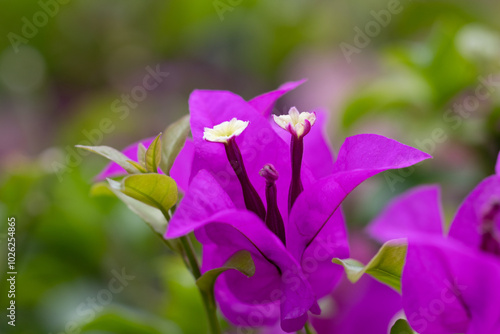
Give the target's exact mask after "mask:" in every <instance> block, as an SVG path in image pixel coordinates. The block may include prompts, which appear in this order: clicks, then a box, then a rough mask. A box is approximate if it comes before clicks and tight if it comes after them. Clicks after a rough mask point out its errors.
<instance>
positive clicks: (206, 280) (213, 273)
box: [196, 250, 255, 291]
mask: <svg viewBox="0 0 500 334" xmlns="http://www.w3.org/2000/svg"><path fill="white" fill-rule="evenodd" d="M228 270H238V271H239V272H240V273H242V274H243V275H245V276H247V277H252V276H253V275H254V274H255V263H254V262H253V260H252V256H251V254H250V252H249V251H246V250H241V251H239V252H236V253H235V254H234V255H233V256H231V257H230V258H229V259H228V260H227V261H226V263H225V264H224V265H223V266H222V267H220V268H215V269H211V270H208V271H207V272H205V273H204V274H203V275H202V276H201V277H200V278H198V280H197V281H196V285H198V287H199V288H200V289H201V290H204V291H211V289H213V287H214V284H215V281H216V280H217V277H219V275H220V274H222V273H224V272H225V271H228Z"/></svg>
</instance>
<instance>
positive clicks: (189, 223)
mask: <svg viewBox="0 0 500 334" xmlns="http://www.w3.org/2000/svg"><path fill="white" fill-rule="evenodd" d="M302 82H303V81H298V82H289V83H286V84H284V85H282V86H280V87H279V88H278V89H277V90H275V91H271V92H268V93H265V94H262V95H260V96H257V97H255V98H254V99H252V100H250V101H246V100H244V99H243V98H241V97H240V96H238V95H235V94H233V93H231V92H228V91H206V90H196V91H194V92H193V93H192V94H191V97H190V100H189V106H190V125H191V131H192V139H189V140H188V141H187V142H186V144H185V146H184V148H183V149H182V151H181V152H180V154H179V156H178V158H177V160H176V161H175V163H174V165H173V167H172V170H171V171H170V175H171V176H172V177H173V178H174V180H175V181H176V182H177V184H178V186H179V188H180V189H181V190H183V191H184V196H183V198H182V200H181V202H180V203H179V205H178V207H177V208H176V210H175V213H174V215H173V217H172V219H171V221H170V222H169V225H168V229H167V232H166V234H165V238H167V239H171V238H178V237H181V236H184V235H187V234H189V233H191V232H194V234H195V236H196V238H197V239H198V241H199V242H200V243H201V244H202V245H203V264H202V272H206V271H208V270H211V269H214V268H219V267H221V266H223V265H224V263H226V262H227V260H228V259H230V258H231V256H233V255H234V254H235V253H237V252H239V251H241V250H246V251H248V252H249V253H250V254H251V256H252V260H253V262H254V264H255V269H256V270H255V274H254V275H253V276H252V277H247V276H245V275H243V274H241V273H240V272H238V271H235V270H233V271H231V270H229V271H226V272H224V273H223V274H221V275H220V276H219V278H218V279H217V281H216V284H215V296H216V300H217V302H218V305H219V307H220V309H221V311H222V313H223V314H224V315H225V317H226V318H227V319H229V320H230V321H231V322H232V323H234V324H235V325H238V326H244V327H246V326H250V327H266V326H267V327H275V328H276V326H279V327H280V328H281V329H279V330H278V331H281V330H282V331H285V332H295V331H298V330H300V329H302V328H303V327H304V324H305V323H306V321H307V320H308V318H309V315H310V314H316V315H317V314H320V313H321V309H320V306H319V304H318V300H319V299H320V298H322V297H325V296H327V295H329V294H330V293H331V292H332V291H333V290H334V288H335V287H336V285H337V284H338V283H339V281H340V279H341V278H342V275H343V269H342V267H340V266H338V265H336V264H333V263H332V259H333V258H335V257H337V258H347V257H348V256H349V247H348V241H347V231H346V224H345V222H344V218H343V214H342V210H341V204H342V201H343V200H344V199H345V197H346V196H347V195H348V194H349V193H350V192H351V191H352V190H353V189H354V188H355V187H357V186H358V185H359V184H360V183H362V182H363V181H365V180H366V179H368V178H370V177H372V176H374V175H376V174H378V173H380V172H382V171H385V170H388V169H396V168H404V167H408V166H411V165H414V164H416V163H418V162H420V161H422V160H425V159H428V158H430V156H429V155H428V154H426V153H423V152H421V151H419V150H417V149H415V148H412V147H409V146H406V145H403V144H401V143H399V142H397V141H394V140H392V139H388V138H385V137H383V136H379V135H374V134H361V135H355V136H352V137H349V138H347V139H346V140H345V142H344V143H343V145H342V146H341V148H340V150H339V152H338V156H337V158H336V159H334V157H333V153H332V150H331V148H330V145H329V143H328V140H327V137H326V136H325V130H326V123H327V113H326V112H323V111H321V110H316V111H315V112H299V111H298V110H297V109H296V108H291V109H290V111H289V113H288V115H279V116H276V115H274V116H273V117H271V112H272V110H273V107H274V104H275V102H276V100H277V99H278V98H280V97H281V96H282V95H284V94H285V93H287V92H288V91H290V90H292V89H294V88H296V87H297V86H298V85H300V84H301V83H302ZM149 141H150V140H149ZM138 144H139V143H137V144H135V145H132V146H130V147H128V148H127V149H126V150H125V151H124V153H125V155H127V156H128V157H129V158H130V159H131V160H135V161H137V147H138ZM142 144H143V145H144V146H148V140H146V141H143V142H142ZM121 174H125V171H124V170H122V169H121V168H120V167H118V166H117V165H116V164H111V165H110V166H108V167H107V168H106V170H105V171H104V172H103V173H101V174H100V175H99V177H98V178H100V179H103V178H106V177H112V176H118V175H121ZM410 255H411V253H410ZM374 289H376V287H375V288H374Z"/></svg>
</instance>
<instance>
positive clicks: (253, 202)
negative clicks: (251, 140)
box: [203, 118, 266, 220]
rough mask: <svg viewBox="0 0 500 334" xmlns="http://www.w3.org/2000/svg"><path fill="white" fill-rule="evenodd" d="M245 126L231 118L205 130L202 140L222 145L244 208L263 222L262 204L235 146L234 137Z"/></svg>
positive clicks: (242, 122)
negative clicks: (241, 192) (235, 178)
mask: <svg viewBox="0 0 500 334" xmlns="http://www.w3.org/2000/svg"><path fill="white" fill-rule="evenodd" d="M247 126H248V122H244V121H240V120H237V119H236V118H233V119H232V120H230V121H229V122H223V123H221V124H218V125H216V126H214V127H213V128H205V131H204V132H203V139H205V140H206V141H210V142H214V143H223V144H224V148H225V150H226V155H227V159H228V161H229V164H230V165H231V167H232V168H233V170H234V173H235V174H236V176H237V177H238V180H239V181H240V185H241V189H242V191H243V199H244V201H245V206H246V208H247V209H248V210H250V211H252V212H254V213H256V214H257V215H258V216H259V217H260V218H261V219H262V220H264V219H265V217H266V209H265V207H264V203H262V200H261V199H260V196H259V194H258V193H257V190H255V188H254V187H253V185H252V183H251V182H250V179H249V178H248V174H247V171H246V169H245V165H244V163H243V157H242V155H241V152H240V149H239V147H238V145H237V144H236V137H237V136H239V135H240V134H241V133H242V132H243V131H244V130H245V129H246V127H247Z"/></svg>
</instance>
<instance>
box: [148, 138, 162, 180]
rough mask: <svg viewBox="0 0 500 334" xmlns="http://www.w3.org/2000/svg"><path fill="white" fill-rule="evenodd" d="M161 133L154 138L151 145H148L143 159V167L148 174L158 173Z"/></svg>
mask: <svg viewBox="0 0 500 334" xmlns="http://www.w3.org/2000/svg"><path fill="white" fill-rule="evenodd" d="M160 138H161V133H160V134H159V135H158V136H156V138H155V139H154V140H153V142H152V143H151V145H149V147H148V149H147V151H146V156H145V157H144V165H145V166H146V169H147V170H148V171H149V172H152V173H158V165H160V162H161V141H160Z"/></svg>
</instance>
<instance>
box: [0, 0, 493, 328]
mask: <svg viewBox="0 0 500 334" xmlns="http://www.w3.org/2000/svg"><path fill="white" fill-rule="evenodd" d="M221 1H222V2H223V3H226V4H229V3H230V1H227V0H221ZM237 2H238V1H233V2H232V3H237ZM49 3H50V4H54V3H57V2H55V1H50V0H42V1H35V0H30V1H28V0H17V1H10V0H0V8H1V10H0V35H1V36H3V38H2V39H0V110H1V111H0V139H1V141H0V213H1V220H0V228H1V229H0V238H1V239H0V240H1V250H0V266H1V267H2V268H6V266H7V264H6V259H7V256H6V242H5V240H6V239H5V238H6V234H5V233H6V231H7V217H10V216H14V217H15V218H16V223H17V225H16V228H17V230H16V238H17V239H16V248H17V250H16V252H17V260H16V265H17V266H16V269H17V272H18V276H17V282H16V283H17V285H16V289H17V291H16V305H17V322H16V325H17V326H16V328H15V329H13V328H10V327H8V326H7V325H6V320H5V318H4V319H3V320H2V321H1V322H0V332H2V333H23V334H30V333H54V334H55V333H71V332H73V333H77V332H78V331H79V330H81V332H85V333H94V334H95V333H128V332H130V333H173V334H175V333H177V332H179V333H186V334H191V333H193V334H194V333H196V334H197V333H205V332H206V331H207V327H206V325H205V324H206V319H205V314H204V313H203V309H202V305H201V301H200V297H199V295H198V292H197V290H196V286H195V282H194V280H193V279H192V278H191V276H190V275H189V272H188V271H187V270H186V269H185V268H184V266H183V263H182V261H181V260H180V259H179V258H177V257H176V256H174V255H173V254H172V252H171V251H169V250H168V249H167V248H166V247H165V245H164V244H163V242H162V241H161V240H159V238H158V237H157V236H156V235H154V233H152V231H151V230H150V229H149V228H148V227H147V225H146V224H145V223H144V222H142V221H141V220H140V219H139V218H138V217H136V216H135V215H134V214H132V213H131V212H129V211H128V210H127V208H126V206H125V205H124V204H123V203H121V202H120V201H119V200H117V199H114V198H112V197H109V196H97V197H95V196H94V197H92V196H90V194H89V193H90V189H91V185H92V182H93V177H94V176H95V175H96V174H97V173H98V172H99V171H100V170H101V169H102V168H103V167H104V165H105V160H104V159H101V158H100V157H97V156H94V155H90V154H84V153H83V151H81V150H77V149H76V148H74V145H77V144H80V145H108V146H112V147H116V148H117V149H121V148H123V147H125V146H127V145H128V144H130V143H131V142H133V141H136V140H138V139H141V138H146V137H154V136H155V135H157V134H158V133H159V132H161V131H163V130H164V129H165V128H166V126H167V125H168V124H169V123H172V122H173V121H175V120H177V119H179V118H180V117H182V116H184V115H186V114H187V113H188V97H189V93H190V92H191V91H192V90H194V89H196V88H203V89H228V90H231V91H234V92H236V93H238V94H241V95H242V96H243V97H245V98H247V99H249V98H251V97H253V96H255V95H257V94H259V93H261V92H264V91H267V90H270V89H273V88H275V87H277V86H278V85H279V84H280V83H282V82H284V81H288V80H297V79H300V78H302V77H308V78H309V81H308V82H307V83H306V84H304V85H303V86H302V87H301V88H299V89H297V90H296V91H295V92H293V93H290V94H289V95H288V96H287V97H286V98H285V99H283V100H282V101H280V102H279V103H278V105H277V112H284V111H286V109H287V108H289V107H291V106H293V105H296V106H297V107H298V108H299V109H301V110H302V109H307V110H309V109H313V108H316V107H322V108H326V109H328V110H329V111H330V112H331V115H330V123H329V132H328V133H329V135H330V137H331V139H332V143H333V146H334V147H335V148H336V149H338V147H339V146H340V144H341V142H342V140H343V138H345V137H346V136H349V135H352V134H356V133H360V132H373V133H380V134H383V135H387V136H389V137H392V138H395V139H398V140H400V141H402V142H403V143H405V144H408V145H412V146H415V147H419V148H421V149H422V150H425V151H427V152H429V153H431V154H433V155H434V157H435V158H434V159H433V160H431V161H426V162H425V163H423V164H421V165H419V166H416V167H412V168H409V169H406V170H403V171H395V172H390V173H385V174H383V175H381V176H377V177H376V178H375V179H374V180H372V181H370V182H368V183H367V184H366V185H363V186H361V187H360V188H359V189H357V190H356V191H355V192H354V193H353V194H352V195H351V196H350V197H349V199H348V201H347V203H346V205H345V211H346V216H347V218H348V223H349V226H350V228H360V227H362V226H363V225H365V224H366V223H367V222H368V221H369V220H370V219H371V218H372V217H373V216H374V215H375V214H377V213H378V212H380V210H381V208H382V206H383V205H384V204H385V203H386V202H387V201H388V200H389V199H390V198H392V197H394V196H395V195H397V194H398V193H400V192H402V191H404V190H405V189H408V188H410V187H411V186H414V185H417V184H422V183H439V184H441V185H442V186H443V197H444V198H443V199H444V203H445V213H446V215H447V218H448V220H449V219H450V218H451V215H452V214H453V212H454V211H455V209H456V207H457V205H459V203H460V201H461V200H462V199H463V197H464V196H465V194H467V193H468V192H469V191H470V190H471V189H472V188H473V187H474V185H475V184H476V183H477V182H478V181H479V180H480V179H482V178H483V177H485V176H486V175H489V174H491V173H493V167H494V162H495V159H496V157H497V154H498V151H499V150H500V78H499V76H498V74H499V73H500V72H499V65H500V30H499V29H500V23H499V21H498V13H499V10H500V3H499V2H495V1H486V0H482V1H475V2H471V1H465V0H461V1H418V0H413V1H401V2H400V7H401V8H402V10H401V12H399V13H397V14H393V15H391V18H390V22H389V23H388V24H387V26H385V27H381V28H380V32H378V33H377V34H375V35H376V36H373V37H370V38H369V40H370V41H369V44H368V45H367V46H366V47H362V48H358V49H359V50H358V51H359V52H358V53H355V54H352V55H351V56H350V62H349V61H348V59H347V58H346V57H345V56H344V55H343V54H342V50H341V47H340V46H341V44H342V43H348V44H350V45H354V44H355V36H356V34H357V33H356V31H355V30H354V29H355V28H356V29H357V28H359V29H361V30H362V31H365V29H366V27H367V24H370V22H372V21H374V20H375V18H374V16H373V14H372V13H371V11H375V12H377V13H380V11H381V10H386V9H387V8H388V6H389V3H391V1H386V0H384V1H382V0H370V1H366V0H365V1H361V0H355V1H327V0H314V1H307V0H277V1H256V0H242V1H240V3H239V4H238V5H236V6H234V7H231V5H230V10H227V11H225V12H224V13H218V12H217V9H216V6H215V4H216V1H211V0H209V1H206V0H190V1H180V0H171V1H168V0H167V1H158V0H141V1H139V0H136V1H133V0H112V1H98V0H72V1H67V3H66V4H58V5H57V6H55V7H54V6H52V7H50V8H49V11H53V15H47V14H43V13H44V9H43V8H44V6H45V5H44V4H49ZM40 13H42V14H40ZM44 17H46V22H45V19H44ZM34 19H35V21H36V20H41V21H36V22H38V25H39V27H37V26H33V27H34V30H33V27H32V30H33V31H28V30H29V28H30V27H27V26H28V25H31V24H33V22H34ZM26 22H29V23H26ZM23 26H24V28H23ZM26 27H27V28H26ZM23 29H24V31H23ZM26 29H28V30H26ZM13 34H16V35H17V36H20V37H22V38H23V40H22V41H21V42H19V43H20V44H19V45H14V46H13V45H12V38H14V37H13V36H14V35H13ZM23 34H24V35H23ZM15 38H18V37H15ZM18 41H20V40H19V39H18ZM155 70H160V71H162V72H164V73H168V75H167V74H164V75H163V76H162V77H160V78H158V82H157V83H158V85H157V86H155V88H152V89H150V90H146V93H147V94H146V96H144V98H143V99H141V101H139V100H134V101H131V103H129V104H127V102H126V101H125V100H124V97H123V96H124V95H131V94H133V92H134V91H135V92H137V88H136V87H138V86H139V87H140V86H141V85H143V79H144V78H145V76H146V75H148V73H150V72H151V71H155ZM488 78H489V79H490V80H492V82H493V84H492V85H491V87H490V89H489V90H487V92H488V93H489V94H488V95H489V96H488V97H485V98H478V96H477V90H478V89H480V88H479V87H481V85H482V83H483V80H484V79H488ZM151 82H152V81H151ZM481 92H482V93H484V92H485V91H484V90H481ZM474 97H475V98H476V100H477V101H479V104H478V105H477V106H476V107H474V108H472V106H471V107H470V108H469V109H472V111H467V110H466V111H465V112H462V114H460V112H459V110H458V107H460V106H462V107H464V106H466V104H467V103H468V102H470V103H472V102H473V100H471V99H473V98H474ZM467 99H469V100H467ZM467 101H468V102H467ZM471 101H472V102H471ZM474 101H475V100H474ZM454 104H457V105H458V107H456V106H455V107H454ZM453 108H455V109H453ZM360 207H361V208H363V210H360V209H359V208H360ZM122 268H125V271H126V273H128V274H129V275H132V276H134V278H133V279H132V280H131V281H130V282H127V283H128V284H127V286H124V287H123V290H122V291H121V292H119V293H114V294H112V301H110V303H109V305H104V307H103V308H102V309H101V305H97V307H95V308H92V306H91V305H90V304H89V299H88V298H97V299H98V297H99V296H101V297H102V298H106V296H108V294H107V292H106V291H107V290H109V283H110V281H111V280H112V279H113V278H114V277H115V275H114V273H116V272H117V271H118V272H120V271H121V270H122ZM1 275H2V276H1V280H0V291H1V295H0V304H1V305H2V308H4V307H6V305H7V302H8V300H7V296H6V288H7V285H6V279H5V275H6V274H5V270H4V269H2V271H1ZM102 291H104V292H102ZM103 296H104V297H103ZM90 301H92V300H90ZM106 303H107V302H106ZM89 320H92V321H91V322H90V323H89ZM80 324H81V325H80ZM84 324H86V325H85V327H83V325H84Z"/></svg>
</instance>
